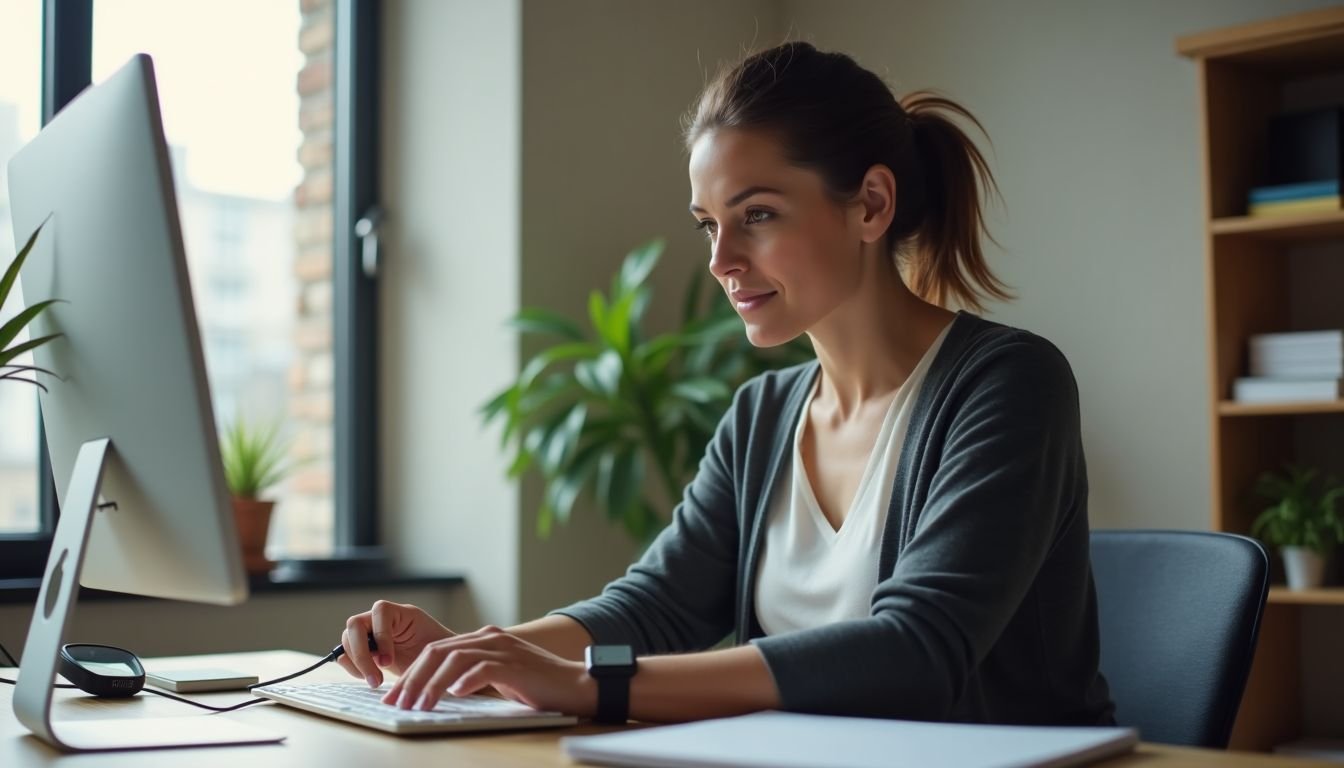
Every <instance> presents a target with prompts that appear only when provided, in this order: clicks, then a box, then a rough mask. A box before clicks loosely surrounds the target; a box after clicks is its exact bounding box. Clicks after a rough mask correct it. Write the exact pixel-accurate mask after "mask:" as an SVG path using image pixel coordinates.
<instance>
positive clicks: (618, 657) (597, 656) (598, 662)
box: [592, 645, 635, 667]
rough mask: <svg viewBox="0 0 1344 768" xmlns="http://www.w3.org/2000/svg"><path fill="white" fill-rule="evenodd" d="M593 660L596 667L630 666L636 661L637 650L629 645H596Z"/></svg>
mask: <svg viewBox="0 0 1344 768" xmlns="http://www.w3.org/2000/svg"><path fill="white" fill-rule="evenodd" d="M592 661H593V666H595V667H628V666H630V665H631V664H634V663H635V651H634V649H633V648H631V647H630V646H628V645H595V646H593V650H592Z"/></svg>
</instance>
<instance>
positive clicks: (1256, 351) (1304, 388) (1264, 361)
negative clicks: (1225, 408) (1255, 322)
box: [1232, 330, 1344, 403]
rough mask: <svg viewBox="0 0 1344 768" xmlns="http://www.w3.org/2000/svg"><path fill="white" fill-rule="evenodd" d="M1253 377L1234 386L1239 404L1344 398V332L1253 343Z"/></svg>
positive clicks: (1266, 337)
mask: <svg viewBox="0 0 1344 768" xmlns="http://www.w3.org/2000/svg"><path fill="white" fill-rule="evenodd" d="M1249 346H1250V374H1251V375H1250V376H1244V377H1242V378H1239V379H1237V380H1236V381H1235V382H1233V385H1232V399H1233V400H1235V401H1237V402H1239V403H1282V402H1302V401H1318V400H1339V399H1341V398H1344V330H1329V331H1305V332H1299V333H1265V334H1259V335H1256V336H1252V337H1251V340H1250V345H1249Z"/></svg>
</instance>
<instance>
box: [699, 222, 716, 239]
mask: <svg viewBox="0 0 1344 768" xmlns="http://www.w3.org/2000/svg"><path fill="white" fill-rule="evenodd" d="M695 228H696V229H698V230H702V231H703V232H704V233H705V237H710V238H712V237H714V230H715V226H714V222H712V221H710V220H709V219H705V220H704V221H701V222H699V223H698V224H696V225H695Z"/></svg>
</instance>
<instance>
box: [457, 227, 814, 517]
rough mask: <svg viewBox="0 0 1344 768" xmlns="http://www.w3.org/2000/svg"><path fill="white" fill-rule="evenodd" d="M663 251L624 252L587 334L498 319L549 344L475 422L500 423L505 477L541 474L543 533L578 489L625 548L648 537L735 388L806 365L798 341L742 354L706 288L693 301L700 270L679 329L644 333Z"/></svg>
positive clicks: (598, 298) (745, 344)
mask: <svg viewBox="0 0 1344 768" xmlns="http://www.w3.org/2000/svg"><path fill="white" fill-rule="evenodd" d="M663 248H664V242H663V241H662V240H654V241H652V242H649V243H647V244H645V245H643V246H641V247H639V248H636V249H635V250H633V251H631V252H630V253H629V254H628V255H627V256H626V257H625V259H624V261H623V262H622V264H621V268H620V271H619V272H618V273H617V274H616V276H615V277H614V278H613V280H612V285H611V292H610V294H609V295H604V294H603V293H602V292H601V291H598V290H594V291H593V292H592V294H591V295H590V296H589V298H588V323H589V328H587V329H584V328H581V327H580V326H579V325H578V324H576V323H574V322H572V321H571V320H569V319H568V318H566V317H563V316H561V315H559V314H557V313H555V312H551V311H548V310H544V309H538V308H529V309H524V310H522V311H521V312H519V313H518V314H517V315H515V316H514V317H513V318H512V319H511V320H510V323H511V324H512V326H513V327H515V328H517V329H518V330H519V331H521V332H522V333H523V334H528V335H544V336H548V337H550V338H552V339H554V340H555V341H554V343H553V344H551V345H550V346H548V347H546V348H544V349H542V350H541V351H540V352H538V353H537V354H536V356H534V357H533V358H532V359H531V360H529V361H528V362H527V364H526V365H524V366H523V368H522V371H521V372H520V373H519V375H518V377H517V379H516V380H515V381H514V382H513V383H511V384H510V385H509V386H507V387H505V388H504V389H503V390H501V391H500V392H498V393H497V394H496V395H495V396H494V397H493V398H491V399H490V401H489V402H488V403H486V404H485V405H484V406H483V407H482V409H481V413H482V417H483V420H484V421H485V423H487V424H488V423H490V422H492V421H494V420H495V419H502V420H503V421H504V430H503V435H502V437H501V444H502V445H505V446H507V445H509V443H510V442H512V444H513V461H512V463H511V465H510V467H509V469H508V475H509V477H511V478H517V477H520V476H521V475H522V474H523V473H525V472H526V471H528V470H529V469H533V470H536V471H539V472H540V473H541V475H542V477H543V479H544V481H545V484H546V486H545V491H544V493H543V496H542V502H541V507H540V509H539V510H538V515H537V528H538V534H539V535H541V536H543V537H545V536H546V535H548V534H549V532H550V530H551V528H552V526H553V525H554V523H555V521H556V520H559V521H560V522H562V523H563V522H565V521H567V520H568V518H569V515H570V512H571V510H572V509H573V506H574V502H575V500H576V499H577V498H578V496H579V495H580V493H581V492H583V491H584V490H585V489H586V490H588V491H590V492H591V493H592V494H593V497H594V498H595V499H596V500H597V503H598V505H599V506H600V507H601V508H602V509H603V511H604V512H605V514H606V516H607V518H608V519H609V520H611V521H613V522H617V523H619V524H621V525H623V526H624V527H625V529H626V531H627V532H628V533H629V534H630V535H631V536H632V537H633V538H634V539H635V540H636V541H639V542H641V543H647V542H649V541H651V540H652V538H653V536H654V535H656V534H657V533H658V531H659V530H660V529H661V528H662V527H663V525H664V524H665V523H666V520H667V513H668V512H670V510H671V509H672V508H673V506H675V504H676V503H677V502H679V501H680V500H681V494H682V489H683V488H684V487H685V485H686V483H688V482H689V481H690V479H691V478H692V476H693V475H694V473H695V471H696V467H697V466H698V465H699V461H700V457H701V454H702V452H703V451H704V448H705V445H706V444H707V443H708V442H709V439H710V437H711V436H712V435H713V433H714V430H715V428H716V427H717V425H718V421H719V419H720V418H721V417H722V415H723V413H724V412H725V411H726V410H727V408H728V404H729V401H730V399H731V398H732V394H733V391H734V390H735V389H736V388H737V386H738V385H739V384H741V383H742V382H743V381H745V380H747V379H748V378H750V377H752V376H755V375H756V374H758V373H760V372H762V371H764V370H768V369H771V368H777V367H781V366H784V365H791V364H793V363H796V362H802V361H805V360H809V359H811V357H812V353H811V348H810V346H809V345H808V343H807V341H806V340H805V339H799V340H796V341H794V342H792V343H790V344H787V345H783V346H781V347H778V348H775V349H769V350H761V349H757V348H756V347H754V346H752V344H751V342H750V341H748V340H747V338H746V334H745V333H743V329H742V321H741V320H740V319H739V318H738V316H737V313H736V312H734V311H733V308H732V306H731V305H730V304H729V303H728V302H727V300H726V299H725V298H724V297H723V296H722V293H721V292H720V291H719V290H718V286H717V285H714V286H712V290H711V291H710V293H712V294H714V295H716V296H717V299H715V298H711V300H710V301H706V300H705V299H706V296H705V294H706V290H705V287H704V283H705V281H704V274H703V272H701V273H698V274H697V275H696V277H695V279H694V280H693V281H692V282H691V284H690V286H689V287H688V288H687V290H686V293H685V296H684V298H683V301H682V322H681V327H680V328H679V329H677V330H676V331H673V332H670V333H664V334H661V335H658V336H653V337H649V336H648V334H646V333H645V332H644V329H643V319H644V314H645V311H646V310H647V308H648V305H649V300H650V289H649V286H648V285H647V281H648V279H649V276H650V275H651V274H652V272H653V269H654V267H655V266H656V265H657V263H658V259H659V257H660V256H661V255H662V252H663ZM650 475H651V476H652V481H653V483H654V487H655V488H657V489H661V494H660V495H659V496H655V497H654V498H652V499H651V498H650V497H649V496H648V495H646V487H645V486H646V482H645V480H646V478H648V477H649V476H650Z"/></svg>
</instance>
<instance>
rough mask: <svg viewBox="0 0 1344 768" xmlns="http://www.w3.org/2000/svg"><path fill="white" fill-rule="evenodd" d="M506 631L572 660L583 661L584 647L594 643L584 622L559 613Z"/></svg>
mask: <svg viewBox="0 0 1344 768" xmlns="http://www.w3.org/2000/svg"><path fill="white" fill-rule="evenodd" d="M505 631H506V632H508V633H509V634H511V635H516V636H517V637H520V638H522V639H523V640H526V641H527V642H529V643H532V644H533V645H539V646H541V647H542V648H545V649H546V650H548V651H550V652H551V653H554V654H555V655H556V656H559V657H560V658H562V659H569V660H570V661H583V651H584V649H585V648H587V647H588V646H590V645H592V644H593V637H592V635H590V634H588V630H586V629H584V628H583V625H582V624H580V623H579V622H577V621H575V620H573V619H571V618H569V617H568V616H560V615H558V614H555V615H551V616H545V617H542V618H540V619H536V620H535V621H529V622H527V623H526V624H519V625H518V626H516V627H509V628H508V629H507V630H505Z"/></svg>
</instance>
